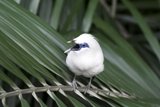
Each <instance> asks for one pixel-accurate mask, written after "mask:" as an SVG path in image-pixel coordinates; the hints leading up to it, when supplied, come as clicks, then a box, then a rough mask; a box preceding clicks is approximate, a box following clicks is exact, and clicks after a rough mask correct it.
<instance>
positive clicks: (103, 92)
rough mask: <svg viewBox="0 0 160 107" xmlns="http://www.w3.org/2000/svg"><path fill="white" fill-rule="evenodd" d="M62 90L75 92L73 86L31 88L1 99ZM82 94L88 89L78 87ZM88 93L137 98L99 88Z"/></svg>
mask: <svg viewBox="0 0 160 107" xmlns="http://www.w3.org/2000/svg"><path fill="white" fill-rule="evenodd" d="M60 89H62V90H63V91H70V92H71V91H74V90H73V87H72V86H64V85H60V86H48V85H47V86H44V87H31V88H28V89H17V90H15V91H11V92H3V93H1V94H0V99H3V98H7V97H11V96H18V95H19V94H22V95H23V94H30V93H32V92H36V93H39V92H46V91H47V90H50V91H59V90H60ZM77 90H78V91H80V92H85V90H86V87H78V89H77ZM88 91H92V92H94V93H97V94H99V95H102V96H110V97H123V98H129V99H131V98H135V96H130V95H128V94H125V93H119V92H111V91H107V90H102V89H97V88H90V89H89V90H88Z"/></svg>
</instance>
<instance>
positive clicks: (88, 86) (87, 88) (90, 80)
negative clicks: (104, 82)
mask: <svg viewBox="0 0 160 107" xmlns="http://www.w3.org/2000/svg"><path fill="white" fill-rule="evenodd" d="M93 78H94V77H90V79H89V83H88V85H87V87H86V89H85V91H84V93H85V94H86V93H87V91H88V90H89V89H90V87H91V82H92V79H93Z"/></svg>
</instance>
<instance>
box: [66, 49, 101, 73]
mask: <svg viewBox="0 0 160 107" xmlns="http://www.w3.org/2000/svg"><path fill="white" fill-rule="evenodd" d="M66 62H67V65H68V66H69V68H70V70H71V71H73V72H74V73H76V72H77V73H82V74H80V75H83V73H84V72H88V71H90V70H93V68H95V67H96V66H99V65H100V64H103V55H102V54H101V53H90V52H88V53H87V52H86V53H83V54H81V53H76V52H70V53H69V54H68V56H67V60H66ZM97 72H98V71H97Z"/></svg>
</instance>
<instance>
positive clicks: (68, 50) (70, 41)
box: [64, 39, 74, 53]
mask: <svg viewBox="0 0 160 107" xmlns="http://www.w3.org/2000/svg"><path fill="white" fill-rule="evenodd" d="M72 42H74V39H73V40H70V41H67V43H72ZM69 51H71V48H69V49H67V50H66V51H64V53H68V52H69Z"/></svg>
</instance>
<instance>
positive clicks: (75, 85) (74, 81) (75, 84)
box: [72, 75, 78, 91]
mask: <svg viewBox="0 0 160 107" xmlns="http://www.w3.org/2000/svg"><path fill="white" fill-rule="evenodd" d="M72 86H73V90H74V91H76V88H78V87H77V83H76V75H74V77H73V81H72Z"/></svg>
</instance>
